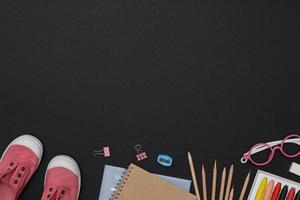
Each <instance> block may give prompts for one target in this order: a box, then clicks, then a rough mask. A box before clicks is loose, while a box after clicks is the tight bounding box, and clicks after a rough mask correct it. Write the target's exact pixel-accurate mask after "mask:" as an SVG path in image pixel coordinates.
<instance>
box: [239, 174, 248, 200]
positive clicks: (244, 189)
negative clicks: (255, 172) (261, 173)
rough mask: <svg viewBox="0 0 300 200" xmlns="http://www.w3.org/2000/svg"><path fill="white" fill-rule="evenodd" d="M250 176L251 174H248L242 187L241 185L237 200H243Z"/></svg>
mask: <svg viewBox="0 0 300 200" xmlns="http://www.w3.org/2000/svg"><path fill="white" fill-rule="evenodd" d="M250 174H251V172H249V173H248V175H247V177H246V178H245V181H244V185H243V188H242V191H241V194H240V197H239V200H243V199H244V196H245V193H246V190H247V187H248V184H249V180H250Z"/></svg>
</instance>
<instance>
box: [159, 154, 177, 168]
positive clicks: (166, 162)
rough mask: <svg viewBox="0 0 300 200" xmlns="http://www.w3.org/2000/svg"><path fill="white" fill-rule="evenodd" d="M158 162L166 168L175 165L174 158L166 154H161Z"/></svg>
mask: <svg viewBox="0 0 300 200" xmlns="http://www.w3.org/2000/svg"><path fill="white" fill-rule="evenodd" d="M157 162H158V163H159V164H160V165H162V166H164V167H171V166H172V164H173V158H172V157H171V156H168V155H166V154H159V155H158V156H157Z"/></svg>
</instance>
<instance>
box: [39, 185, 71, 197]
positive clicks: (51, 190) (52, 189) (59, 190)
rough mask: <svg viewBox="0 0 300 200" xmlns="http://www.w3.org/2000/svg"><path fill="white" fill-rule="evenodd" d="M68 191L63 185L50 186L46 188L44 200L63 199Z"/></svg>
mask: <svg viewBox="0 0 300 200" xmlns="http://www.w3.org/2000/svg"><path fill="white" fill-rule="evenodd" d="M66 191H67V189H66V188H63V187H56V186H48V187H46V188H45V189H44V192H43V196H42V200H63V196H64V195H65V193H66Z"/></svg>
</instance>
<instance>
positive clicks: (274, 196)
mask: <svg viewBox="0 0 300 200" xmlns="http://www.w3.org/2000/svg"><path fill="white" fill-rule="evenodd" d="M280 191H281V183H277V184H276V186H275V188H274V190H273V193H272V196H271V199H270V200H277V199H278V197H279V193H280Z"/></svg>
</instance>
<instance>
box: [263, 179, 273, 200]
mask: <svg viewBox="0 0 300 200" xmlns="http://www.w3.org/2000/svg"><path fill="white" fill-rule="evenodd" d="M273 188H274V181H273V180H271V181H270V182H269V183H268V185H267V187H266V191H265V194H264V197H263V200H269V199H270V197H271V195H272V191H273Z"/></svg>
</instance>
